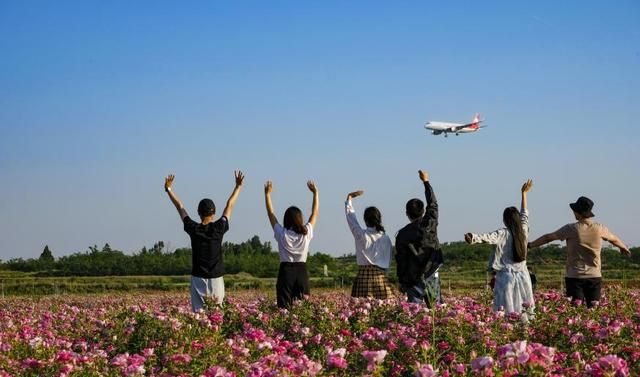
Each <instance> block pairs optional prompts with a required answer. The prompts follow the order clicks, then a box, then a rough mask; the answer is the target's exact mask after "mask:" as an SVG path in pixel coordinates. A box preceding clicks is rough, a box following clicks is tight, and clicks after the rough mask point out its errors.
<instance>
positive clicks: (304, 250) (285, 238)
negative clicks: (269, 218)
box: [273, 223, 313, 262]
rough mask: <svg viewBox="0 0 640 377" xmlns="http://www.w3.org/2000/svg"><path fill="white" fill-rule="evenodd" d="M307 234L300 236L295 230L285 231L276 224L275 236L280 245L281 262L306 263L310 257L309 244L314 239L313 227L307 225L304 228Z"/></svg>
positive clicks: (274, 228)
mask: <svg viewBox="0 0 640 377" xmlns="http://www.w3.org/2000/svg"><path fill="white" fill-rule="evenodd" d="M304 227H305V228H306V229H307V234H306V235H304V234H298V233H296V232H294V231H293V230H289V229H285V228H283V227H282V225H280V224H278V223H276V225H275V226H274V227H273V236H274V237H275V238H276V242H277V243H278V253H279V254H280V262H306V261H307V256H308V255H309V243H310V242H311V239H312V238H313V226H312V225H311V224H310V223H307V224H306V225H305V226H304Z"/></svg>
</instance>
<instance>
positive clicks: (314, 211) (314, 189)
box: [307, 181, 320, 228]
mask: <svg viewBox="0 0 640 377" xmlns="http://www.w3.org/2000/svg"><path fill="white" fill-rule="evenodd" d="M307 187H308V188H309V190H310V191H311V192H312V193H313V205H312V206H311V216H309V224H311V226H312V227H313V228H315V227H316V220H318V210H319V207H320V198H319V197H318V187H317V186H316V184H315V182H313V181H308V182H307Z"/></svg>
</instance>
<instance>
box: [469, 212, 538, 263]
mask: <svg viewBox="0 0 640 377" xmlns="http://www.w3.org/2000/svg"><path fill="white" fill-rule="evenodd" d="M520 220H521V221H522V227H523V228H524V236H525V240H526V239H527V238H528V237H529V211H528V210H527V209H526V208H523V209H521V210H520ZM472 235H473V238H472V241H471V243H480V242H486V243H489V244H492V245H496V249H495V251H494V253H493V254H491V256H490V257H489V265H488V268H489V270H493V271H506V270H510V271H526V270H527V261H526V260H524V261H522V262H514V261H513V253H514V250H513V236H512V235H511V232H510V231H509V229H507V228H502V229H498V230H496V231H494V232H491V233H483V234H472Z"/></svg>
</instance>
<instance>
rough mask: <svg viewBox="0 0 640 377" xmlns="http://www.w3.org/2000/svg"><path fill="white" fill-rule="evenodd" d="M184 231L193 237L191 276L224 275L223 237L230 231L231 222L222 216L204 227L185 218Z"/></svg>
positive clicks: (208, 277) (209, 276)
mask: <svg viewBox="0 0 640 377" xmlns="http://www.w3.org/2000/svg"><path fill="white" fill-rule="evenodd" d="M182 221H183V222H184V231H185V232H187V234H188V235H189V237H191V253H192V257H191V263H192V266H191V275H193V276H197V277H201V278H206V279H210V278H218V277H220V276H222V275H224V265H223V264H222V236H223V235H224V234H225V233H226V232H227V230H229V221H228V220H227V218H226V217H224V216H222V217H221V218H219V219H218V220H217V221H214V222H212V223H209V224H207V225H202V224H200V223H197V222H195V221H193V220H191V218H190V217H189V216H187V217H185V218H184V219H183V220H182Z"/></svg>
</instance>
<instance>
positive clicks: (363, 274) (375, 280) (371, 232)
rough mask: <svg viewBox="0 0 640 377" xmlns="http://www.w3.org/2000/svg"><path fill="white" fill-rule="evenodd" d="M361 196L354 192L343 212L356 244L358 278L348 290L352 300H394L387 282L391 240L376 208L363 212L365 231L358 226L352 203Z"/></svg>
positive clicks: (359, 192) (348, 196) (361, 192)
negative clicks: (356, 298) (372, 298)
mask: <svg viewBox="0 0 640 377" xmlns="http://www.w3.org/2000/svg"><path fill="white" fill-rule="evenodd" d="M362 194H364V192H363V191H354V192H352V193H349V194H348V195H347V200H346V201H345V203H344V211H345V214H346V216H347V224H348V225H349V230H351V233H352V234H353V238H354V239H355V242H356V263H357V264H358V275H357V276H356V280H355V281H354V282H353V286H352V288H351V296H352V297H374V298H377V299H380V300H386V299H387V298H389V297H391V296H393V289H392V288H391V285H390V284H389V282H388V281H387V275H386V273H387V270H388V269H389V265H390V264H391V250H392V248H393V245H392V244H391V239H390V238H389V236H387V234H386V233H385V229H384V226H382V214H381V213H380V210H378V208H376V207H367V208H366V209H365V210H364V223H365V225H366V226H367V227H366V229H365V228H362V227H361V226H360V223H359V222H358V218H357V217H356V211H355V209H354V208H353V203H352V202H351V199H353V198H357V197H358V196H361V195H362Z"/></svg>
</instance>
